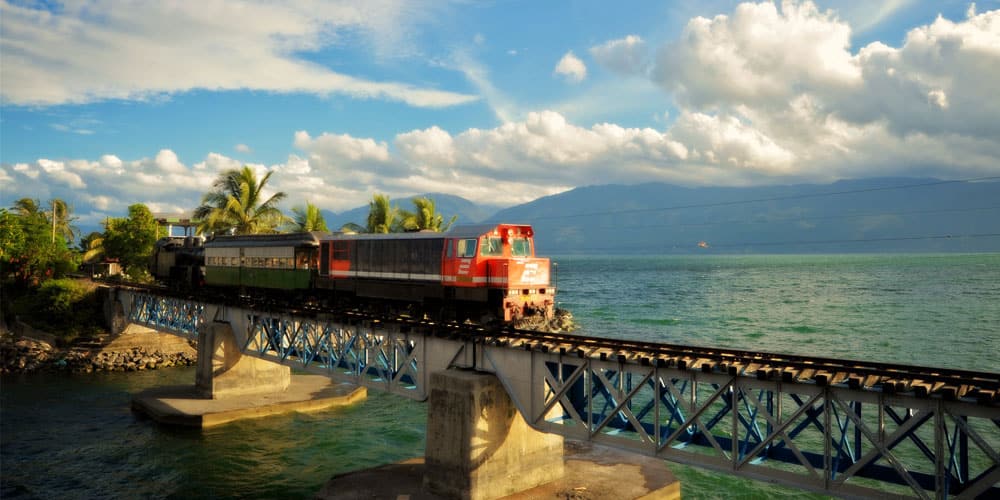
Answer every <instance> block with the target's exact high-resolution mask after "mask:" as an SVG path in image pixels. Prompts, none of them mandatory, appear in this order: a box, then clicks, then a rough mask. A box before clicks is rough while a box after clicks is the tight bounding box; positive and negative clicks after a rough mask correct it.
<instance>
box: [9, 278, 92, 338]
mask: <svg viewBox="0 0 1000 500" xmlns="http://www.w3.org/2000/svg"><path fill="white" fill-rule="evenodd" d="M4 291H5V292H6V293H11V292H13V293H12V296H11V297H8V298H7V299H5V300H4V302H5V305H9V307H10V309H9V310H8V311H5V312H4V316H5V317H7V316H8V315H9V317H16V318H18V319H20V320H21V321H24V322H25V323H27V324H29V325H31V326H32V327H35V328H38V329H40V330H45V331H48V332H51V333H53V334H55V335H57V336H58V338H60V339H62V340H63V341H64V342H70V341H72V340H73V339H75V338H77V337H79V336H88V335H94V334H96V333H99V332H101V331H102V330H103V329H104V324H103V323H104V321H103V318H102V316H101V301H100V299H99V298H98V296H97V294H96V293H95V291H94V288H93V287H89V286H87V283H86V282H83V281H79V280H74V279H69V278H60V279H51V280H48V281H45V282H44V283H42V284H41V285H39V286H38V287H37V288H34V289H28V290H14V291H12V290H4Z"/></svg>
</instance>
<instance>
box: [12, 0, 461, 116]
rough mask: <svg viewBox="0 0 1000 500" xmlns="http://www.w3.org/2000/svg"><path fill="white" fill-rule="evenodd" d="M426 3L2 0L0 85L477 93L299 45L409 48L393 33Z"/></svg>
mask: <svg viewBox="0 0 1000 500" xmlns="http://www.w3.org/2000/svg"><path fill="white" fill-rule="evenodd" d="M423 7H427V8H426V9H424V8H423ZM424 11H428V12H433V11H435V9H434V8H432V6H425V5H423V3H422V2H398V1H394V0H386V1H384V2H379V3H372V2H369V3H365V4H359V3H356V2H321V3H312V2H310V3H301V2H294V1H288V2H267V3H243V2H234V1H229V0H220V1H215V2H209V3H198V2H190V3H185V2H182V3H163V2H149V3H145V4H143V5H131V6H122V5H119V4H118V2H114V1H112V0H97V1H94V2H86V3H73V2H70V3H65V4H62V5H60V8H59V9H56V10H54V11H49V10H44V9H36V8H34V7H33V6H31V5H23V4H20V3H17V4H12V3H8V2H3V3H0V19H2V20H3V32H4V36H3V39H2V41H0V48H2V50H3V58H2V59H0V68H2V73H3V75H4V84H3V88H2V92H0V94H2V97H3V99H4V100H5V101H6V102H8V103H11V104H16V105H43V106H45V105H57V104H67V103H87V102H94V101H101V100H107V99H150V98H153V97H156V96H159V95H164V94H171V93H176V92H184V91H188V90H193V89H210V90H234V89H258V90H266V91H274V92H303V93H311V94H318V95H327V94H331V93H338V94H345V95H349V96H352V97H356V98H362V99H387V100H392V101H400V102H404V103H406V104H409V105H412V106H421V107H441V106H453V105H457V104H463V103H468V102H470V101H473V100H475V99H476V97H475V96H472V95H468V94H463V93H459V92H450V91H445V90H438V89H433V88H424V87H419V86H415V85H410V84H407V83H399V82H379V81H372V80H368V79H364V78H359V77H354V76H351V75H347V74H343V73H338V72H336V71H332V70H331V69H329V68H327V67H324V66H322V65H319V64H316V63H313V62H310V61H307V60H306V59H303V58H301V57H300V56H299V55H298V54H300V53H304V52H312V51H316V50H318V49H320V48H322V47H324V46H327V45H329V44H331V43H333V42H334V41H336V40H337V36H338V34H340V33H344V32H346V33H361V34H364V35H367V36H368V37H370V38H371V39H372V40H373V42H372V43H373V45H375V46H376V49H377V48H378V47H381V46H383V45H385V44H386V43H390V44H391V45H392V46H393V47H405V46H406V45H407V44H405V43H392V42H386V40H395V39H398V38H399V37H404V36H406V35H405V33H407V32H408V31H410V30H411V29H412V28H411V26H412V23H414V22H420V21H422V20H426V16H427V14H421V12H424ZM414 19H416V20H417V21H414ZM377 52H379V53H384V52H385V51H384V50H377ZM67 130H68V131H75V132H77V133H82V131H81V130H79V129H67Z"/></svg>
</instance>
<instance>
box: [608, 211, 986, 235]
mask: <svg viewBox="0 0 1000 500" xmlns="http://www.w3.org/2000/svg"><path fill="white" fill-rule="evenodd" d="M998 209H1000V205H998V206H990V207H969V208H943V209H935V210H911V211H906V212H867V213H860V214H841V215H817V216H812V217H811V216H798V217H794V216H792V217H774V218H768V219H766V220H727V221H706V222H678V223H675V224H634V225H630V226H619V225H611V226H590V227H592V228H594V229H647V228H662V227H701V226H720V225H725V224H771V223H773V222H788V221H818V220H833V219H856V218H861V217H881V216H886V215H929V214H942V213H955V212H976V211H984V210H998Z"/></svg>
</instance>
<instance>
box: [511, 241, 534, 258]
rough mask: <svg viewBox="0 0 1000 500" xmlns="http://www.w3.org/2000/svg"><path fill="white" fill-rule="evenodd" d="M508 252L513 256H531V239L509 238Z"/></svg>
mask: <svg viewBox="0 0 1000 500" xmlns="http://www.w3.org/2000/svg"><path fill="white" fill-rule="evenodd" d="M510 254H511V255H513V256H514V257H531V240H529V239H528V238H511V240H510Z"/></svg>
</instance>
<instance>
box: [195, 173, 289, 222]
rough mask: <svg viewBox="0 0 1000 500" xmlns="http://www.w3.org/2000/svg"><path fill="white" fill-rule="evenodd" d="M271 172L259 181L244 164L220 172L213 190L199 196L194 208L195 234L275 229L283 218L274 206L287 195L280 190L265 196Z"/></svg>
mask: <svg viewBox="0 0 1000 500" xmlns="http://www.w3.org/2000/svg"><path fill="white" fill-rule="evenodd" d="M273 173H274V172H268V173H267V174H266V175H265V176H264V177H263V178H261V179H260V180H258V179H257V174H256V173H254V171H253V169H251V168H250V167H249V166H244V167H243V168H242V169H240V170H227V171H225V172H222V173H221V174H219V177H218V178H217V179H216V180H215V182H214V183H213V184H212V188H213V190H212V191H209V192H208V193H206V194H205V196H203V197H202V199H201V203H202V204H201V206H199V207H198V208H197V209H195V211H194V218H195V219H199V220H201V221H202V222H201V225H199V226H198V234H205V233H226V232H232V233H234V234H257V233H272V232H275V229H276V228H277V227H278V226H279V225H280V224H281V223H283V222H284V221H285V220H286V218H285V216H284V214H282V213H281V210H279V209H278V207H277V205H278V203H279V202H280V201H281V200H283V199H285V196H286V195H285V193H283V192H280V191H279V192H277V193H275V194H273V195H271V196H270V197H269V198H267V199H264V189H265V186H266V185H267V181H268V180H270V179H271V174H273Z"/></svg>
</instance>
